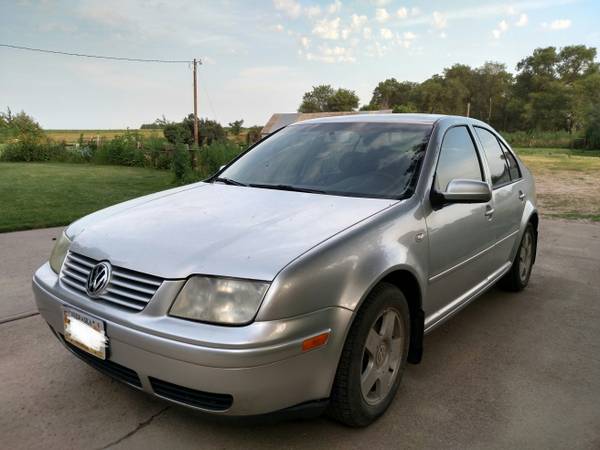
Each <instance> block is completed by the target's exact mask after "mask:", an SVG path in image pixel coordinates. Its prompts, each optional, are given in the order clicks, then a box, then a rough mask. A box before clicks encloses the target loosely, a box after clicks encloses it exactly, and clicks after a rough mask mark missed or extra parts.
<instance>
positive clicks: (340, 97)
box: [327, 88, 358, 112]
mask: <svg viewBox="0 0 600 450" xmlns="http://www.w3.org/2000/svg"><path fill="white" fill-rule="evenodd" d="M356 108H358V96H357V95H356V94H355V93H354V91H350V90H348V89H342V88H340V89H338V90H337V91H335V93H334V94H333V95H332V96H331V97H329V100H328V101H327V111H336V112H337V111H354V110H355V109H356Z"/></svg>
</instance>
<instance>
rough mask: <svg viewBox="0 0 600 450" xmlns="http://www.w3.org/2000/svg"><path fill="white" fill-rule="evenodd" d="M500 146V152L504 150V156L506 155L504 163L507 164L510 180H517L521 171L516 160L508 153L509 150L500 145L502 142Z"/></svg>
mask: <svg viewBox="0 0 600 450" xmlns="http://www.w3.org/2000/svg"><path fill="white" fill-rule="evenodd" d="M500 144H501V145H502V150H504V154H505V155H506V162H507V163H508V172H509V173H510V179H511V180H518V179H519V178H521V169H519V164H517V159H516V158H515V156H514V155H513V154H512V153H511V152H510V150H509V149H507V148H506V146H505V145H504V144H502V142H501V143H500Z"/></svg>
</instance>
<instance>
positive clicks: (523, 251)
mask: <svg viewBox="0 0 600 450" xmlns="http://www.w3.org/2000/svg"><path fill="white" fill-rule="evenodd" d="M536 251H537V237H536V233H535V229H534V228H533V225H532V224H531V223H528V224H527V227H526V228H525V232H524V233H523V237H522V238H521V243H520V244H519V249H518V250H517V254H516V256H515V260H514V261H513V264H512V266H511V268H510V270H509V272H508V273H507V274H506V275H504V277H503V278H502V279H501V280H500V283H499V284H500V287H502V288H503V289H505V290H507V291H512V292H519V291H522V290H523V289H525V287H526V286H527V284H528V283H529V277H530V276H531V269H532V268H533V261H534V260H535V253H536Z"/></svg>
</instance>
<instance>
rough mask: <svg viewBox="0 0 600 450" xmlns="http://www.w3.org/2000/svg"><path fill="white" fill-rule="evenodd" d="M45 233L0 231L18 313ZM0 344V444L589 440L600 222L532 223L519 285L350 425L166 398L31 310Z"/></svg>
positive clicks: (6, 301) (460, 327) (595, 383)
mask: <svg viewBox="0 0 600 450" xmlns="http://www.w3.org/2000/svg"><path fill="white" fill-rule="evenodd" d="M57 231H58V232H59V231H60V230H56V229H55V230H39V231H32V232H25V233H12V234H5V235H0V252H1V254H2V258H0V264H2V265H1V266H0V269H1V271H0V289H1V292H2V297H1V301H2V306H1V308H2V309H0V311H1V312H2V314H6V316H9V315H10V316H14V315H15V314H19V313H23V312H28V311H31V308H32V296H31V294H30V291H29V280H30V276H31V273H32V271H33V270H34V268H35V266H36V265H37V264H38V263H39V262H40V261H41V260H43V259H45V258H46V256H47V254H48V253H49V250H50V247H51V245H52V242H51V241H50V237H51V236H53V235H55V234H56V233H57ZM8 262H13V263H14V264H15V265H14V266H13V265H10V264H8ZM0 342H2V345H1V346H0V375H1V378H0V405H1V406H0V408H1V409H0V411H1V412H0V439H1V442H2V447H4V448H11V449H12V448H44V449H54V448H98V449H99V448H106V447H114V448H143V449H144V450H148V449H153V448H186V447H188V448H228V449H229V448H245V449H248V448H259V447H260V448H277V449H279V448H302V447H305V448H322V447H328V448H343V449H353V448H357V449H358V448H361V449H365V448H367V449H369V450H373V449H378V448H423V447H427V448H544V449H546V448H595V449H598V448H600V226H598V225H589V224H578V223H568V222H558V221H552V222H549V221H546V222H543V224H542V241H541V248H540V251H539V257H538V262H537V265H536V266H535V269H534V273H533V275H532V278H531V283H530V286H529V287H528V289H527V290H526V291H525V292H523V293H521V294H507V293H504V292H502V291H500V290H496V289H494V290H492V291H490V292H489V293H487V294H486V295H484V296H483V297H481V298H480V299H479V300H477V301H476V302H474V303H473V304H471V305H470V306H469V307H468V308H466V309H465V310H464V311H463V312H461V313H460V314H458V315H457V316H456V317H455V318H454V319H452V320H451V321H449V322H447V323H446V324H445V325H443V326H442V327H440V328H438V329H437V330H435V331H434V332H433V333H432V334H431V335H429V336H428V337H427V338H426V341H425V352H426V353H425V359H424V361H423V363H422V364H420V365H418V366H411V365H409V367H408V370H407V372H406V375H405V378H404V380H403V384H402V386H401V388H400V391H399V393H398V396H397V398H396V401H395V402H394V403H393V405H392V406H391V408H390V410H389V411H388V412H387V414H386V415H385V416H384V417H383V418H381V419H380V420H379V421H378V422H376V423H375V424H373V425H372V426H371V427H369V428H366V429H361V430H354V429H348V428H345V427H342V426H340V425H338V424H336V423H334V422H331V421H329V420H327V419H324V418H319V419H315V420H310V421H299V420H296V421H286V422H279V423H272V422H267V423H264V422H258V423H256V422H255V421H235V422H232V421H225V422H224V421H222V420H214V419H209V418H206V417H204V416H200V415H198V414H195V413H192V412H190V411H188V410H186V409H182V408H179V407H175V406H169V405H167V404H165V403H162V402H160V401H157V400H153V399H151V398H150V397H148V396H146V395H144V394H143V393H139V392H136V391H133V390H131V389H129V388H127V387H125V386H123V385H121V384H119V383H118V382H114V381H111V380H110V379H108V378H105V377H104V376H102V375H100V374H98V373H97V372H95V371H94V370H93V369H91V368H89V367H88V366H87V365H85V364H84V363H83V362H80V361H79V360H77V359H76V358H74V357H73V356H72V355H71V354H69V353H68V352H67V351H66V350H64V349H63V348H62V347H61V346H60V345H59V344H58V342H57V341H56V339H55V338H54V337H53V336H52V335H51V334H50V331H49V330H48V328H47V327H46V325H45V324H44V322H43V320H42V319H41V318H40V316H33V317H27V318H21V319H17V320H12V321H10V322H5V323H3V324H1V325H0Z"/></svg>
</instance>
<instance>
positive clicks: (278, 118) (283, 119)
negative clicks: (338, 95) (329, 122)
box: [260, 109, 392, 138]
mask: <svg viewBox="0 0 600 450" xmlns="http://www.w3.org/2000/svg"><path fill="white" fill-rule="evenodd" d="M391 113H392V110H391V109H383V110H380V111H343V112H319V113H275V114H273V115H272V116H271V118H270V119H269V121H268V122H267V124H266V125H265V126H264V127H263V129H262V130H261V132H260V137H261V138H263V137H265V136H268V135H269V134H271V133H273V132H274V131H277V130H279V129H280V128H283V127H285V126H287V125H289V124H291V123H295V122H302V121H303V120H309V119H317V118H319V117H331V116H348V115H352V114H391Z"/></svg>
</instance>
